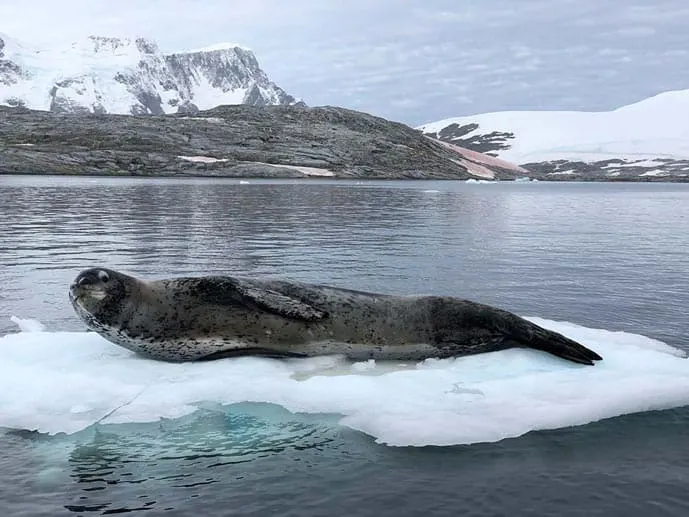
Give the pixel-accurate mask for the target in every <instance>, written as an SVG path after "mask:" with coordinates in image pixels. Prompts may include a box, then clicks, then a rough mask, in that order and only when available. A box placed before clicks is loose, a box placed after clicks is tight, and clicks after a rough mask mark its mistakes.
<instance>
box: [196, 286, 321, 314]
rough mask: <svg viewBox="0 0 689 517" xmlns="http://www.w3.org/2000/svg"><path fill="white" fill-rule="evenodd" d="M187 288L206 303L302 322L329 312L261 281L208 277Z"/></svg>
mask: <svg viewBox="0 0 689 517" xmlns="http://www.w3.org/2000/svg"><path fill="white" fill-rule="evenodd" d="M185 287H186V288H187V289H189V290H193V294H194V296H196V297H198V299H199V300H200V301H203V302H204V303H212V304H218V305H226V306H229V307H236V306H237V305H243V306H249V307H252V306H253V307H256V308H257V309H261V310H263V311H265V312H270V313H273V314H277V315H278V316H282V317H283V318H292V319H298V320H303V321H318V320H322V319H324V318H327V317H328V313H327V312H325V311H322V310H319V309H317V308H316V307H314V306H312V305H310V304H309V303H307V302H304V301H302V300H300V299H299V298H295V297H292V296H288V295H286V294H282V293H279V292H277V291H273V290H271V289H266V288H264V287H262V286H261V285H260V284H259V285H257V284H255V283H253V282H251V281H247V280H243V279H240V278H235V277H206V278H193V279H189V280H187V283H186V285H185Z"/></svg>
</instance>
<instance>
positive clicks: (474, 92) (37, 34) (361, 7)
mask: <svg viewBox="0 0 689 517" xmlns="http://www.w3.org/2000/svg"><path fill="white" fill-rule="evenodd" d="M687 27H689V0H347V1H344V0H342V1H338V0H242V1H241V2H239V1H237V2H235V1H232V0H193V1H191V0H118V1H117V2H114V1H110V0H108V1H98V0H61V1H59V2H55V1H54V0H22V1H21V2H20V1H18V0H0V32H4V33H6V34H7V35H9V36H14V37H16V38H18V39H23V40H33V41H42V42H43V41H48V40H72V39H75V38H77V37H79V36H84V35H88V34H98V35H103V36H118V35H141V36H145V37H149V38H152V39H155V40H156V41H157V42H158V44H159V46H160V47H161V49H162V50H164V51H173V50H181V49H190V48H197V47H202V46H205V45H210V44H213V43H217V42H224V41H227V42H235V43H240V44H242V45H244V46H247V47H249V48H251V49H253V50H254V51H255V53H256V56H257V58H258V60H259V62H260V63H261V66H262V67H263V68H264V70H266V72H267V73H268V75H269V76H270V77H271V78H272V79H273V80H274V81H275V82H276V83H278V84H279V85H280V86H282V87H283V88H284V89H286V90H287V91H288V92H289V93H291V94H293V95H295V96H298V97H301V98H303V99H304V100H305V101H306V102H307V103H308V104H310V105H323V104H331V105H340V106H346V107H350V108H354V109H359V110H363V111H367V112H369V113H373V114H376V115H380V116H384V117H387V118H391V119H394V120H399V121H402V122H406V123H408V124H412V125H416V124H420V123H423V122H428V121H432V120H437V119H440V118H446V117H451V116H459V115H469V114H475V113H483V112H487V111H499V110H507V109H577V110H601V109H612V108H615V107H618V106H620V105H623V104H628V103H630V102H635V101H637V100H640V99H642V98H644V97H647V96H650V95H654V94H656V93H659V92H661V91H665V90H670V89H685V88H689V35H688V34H689V30H688V29H687Z"/></svg>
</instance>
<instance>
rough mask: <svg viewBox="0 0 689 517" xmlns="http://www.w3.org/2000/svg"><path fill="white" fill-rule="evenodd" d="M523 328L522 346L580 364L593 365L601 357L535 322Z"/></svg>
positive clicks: (520, 340)
mask: <svg viewBox="0 0 689 517" xmlns="http://www.w3.org/2000/svg"><path fill="white" fill-rule="evenodd" d="M529 323H530V322H529ZM532 325H533V326H532ZM524 330H526V336H522V337H521V339H519V342H520V344H521V345H522V346H526V347H528V348H534V349H536V350H541V351H543V352H548V353H549V354H553V355H555V356H557V357H561V358H562V359H567V360H569V361H573V362H575V363H580V364H588V365H593V364H594V361H600V360H602V359H603V358H602V357H601V356H600V355H598V354H597V353H596V352H594V351H593V350H590V349H588V348H586V347H585V346H584V345H581V344H579V343H577V342H576V341H574V340H572V339H569V338H568V337H565V336H563V335H562V334H559V333H557V332H553V331H552V330H547V329H544V328H542V327H539V326H538V325H536V324H533V323H532V324H531V325H528V328H526V329H524Z"/></svg>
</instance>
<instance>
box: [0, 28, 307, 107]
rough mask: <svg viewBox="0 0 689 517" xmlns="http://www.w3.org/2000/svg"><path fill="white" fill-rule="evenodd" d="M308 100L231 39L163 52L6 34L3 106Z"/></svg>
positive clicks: (99, 40) (122, 43)
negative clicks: (34, 41)
mask: <svg viewBox="0 0 689 517" xmlns="http://www.w3.org/2000/svg"><path fill="white" fill-rule="evenodd" d="M297 103H302V102H301V101H299V100H297V99H295V98H294V97H292V96H291V95H289V94H287V93H286V92H285V91H284V90H282V89H281V88H280V87H278V86H277V85H276V84H275V83H273V82H271V81H270V79H269V78H268V76H267V75H266V74H265V72H264V71H263V70H261V68H260V67H259V64H258V61H257V60H256V57H255V56H254V54H253V52H251V51H250V50H247V49H244V48H241V47H239V46H235V45H230V44H220V45H215V46H213V47H209V48H206V49H200V50H195V51H190V52H180V53H174V54H167V55H166V54H163V53H161V52H160V50H159V49H158V47H157V45H156V44H155V43H154V42H152V41H150V40H146V39H144V38H136V39H129V38H106V37H100V36H91V37H89V38H86V39H84V40H81V41H78V42H75V43H72V44H71V45H69V46H67V47H59V46H56V47H52V48H32V47H31V46H29V45H27V44H24V43H22V42H20V41H17V40H15V39H13V38H9V37H7V36H5V35H3V34H0V105H8V106H24V107H27V108H31V109H37V110H46V111H48V110H49V111H54V112H94V113H126V114H162V113H177V112H193V111H197V110H199V109H209V108H213V107H215V106H218V105H221V104H251V105H257V106H262V105H268V104H297Z"/></svg>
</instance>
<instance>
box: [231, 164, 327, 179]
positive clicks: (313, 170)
mask: <svg viewBox="0 0 689 517" xmlns="http://www.w3.org/2000/svg"><path fill="white" fill-rule="evenodd" d="M245 163H255V164H256V165H265V166H268V167H279V168H281V169H292V170H295V171H299V172H301V173H302V174H303V175H304V176H335V173H334V172H333V171H331V170H329V169H322V168H320V167H301V166H299V165H283V164H281V163H264V162H245Z"/></svg>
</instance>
